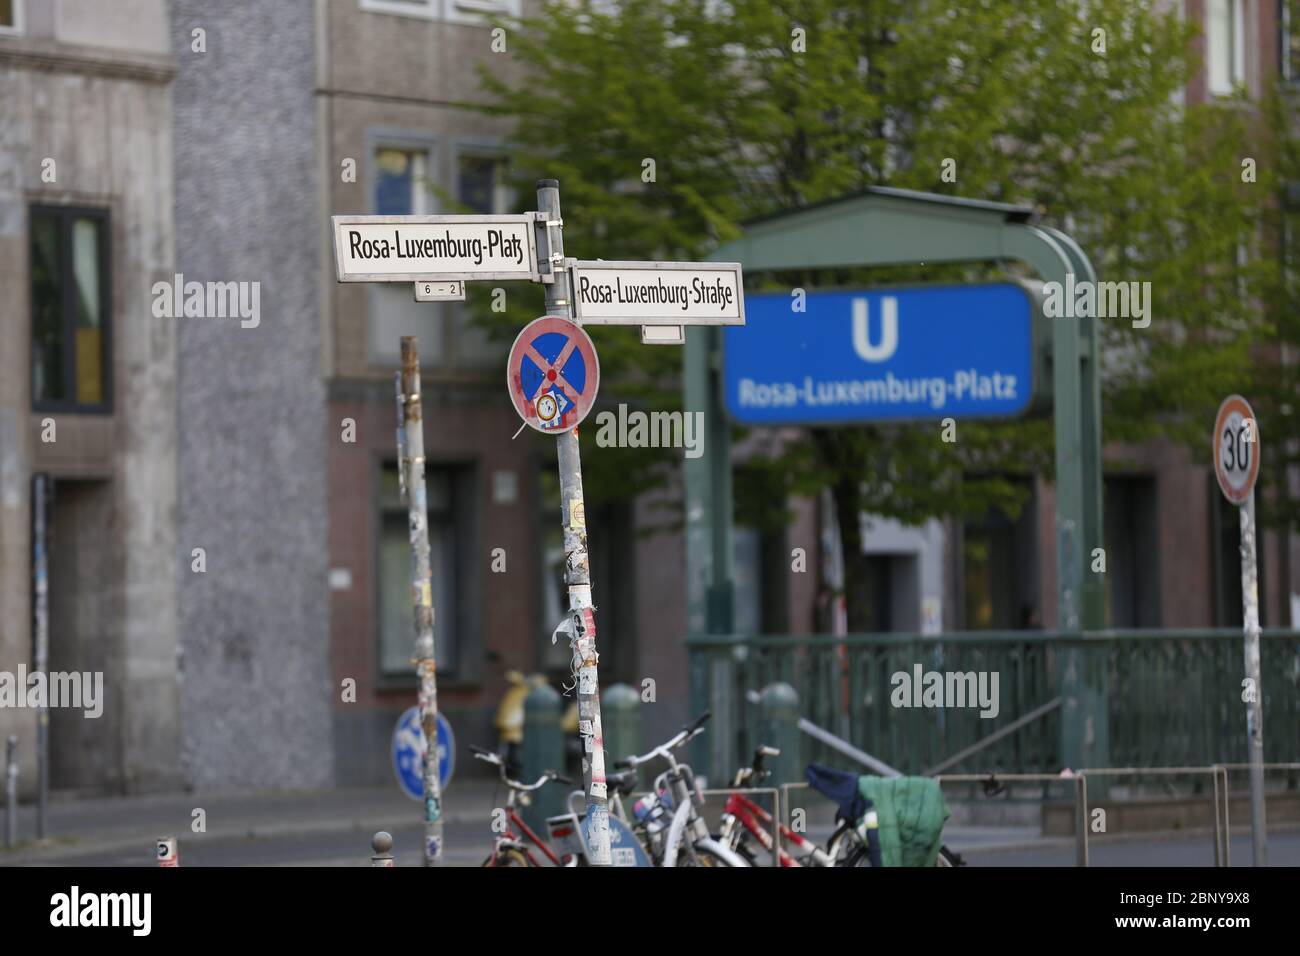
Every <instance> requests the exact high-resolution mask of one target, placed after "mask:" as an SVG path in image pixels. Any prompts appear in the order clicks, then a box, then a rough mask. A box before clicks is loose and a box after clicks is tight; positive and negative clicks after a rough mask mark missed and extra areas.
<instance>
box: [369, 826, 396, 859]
mask: <svg viewBox="0 0 1300 956" xmlns="http://www.w3.org/2000/svg"><path fill="white" fill-rule="evenodd" d="M370 848H371V849H372V850H374V851H375V853H376V854H384V853H387V852H389V851H390V850H392V848H393V838H392V836H391V835H390V834H389V833H388V832H387V831H386V830H380V831H379V832H378V833H376V834H375V835H374V836H373V837H371V838H370Z"/></svg>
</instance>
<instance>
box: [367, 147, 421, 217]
mask: <svg viewBox="0 0 1300 956" xmlns="http://www.w3.org/2000/svg"><path fill="white" fill-rule="evenodd" d="M430 199H431V194H430V191H429V151H428V150H427V149H394V148H392V147H388V146H381V147H379V148H378V149H376V150H375V214H376V215H379V216H423V215H426V214H428V213H429V212H430V211H431V205H432V204H431V202H430Z"/></svg>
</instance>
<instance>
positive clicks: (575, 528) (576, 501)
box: [537, 179, 612, 866]
mask: <svg viewBox="0 0 1300 956" xmlns="http://www.w3.org/2000/svg"><path fill="white" fill-rule="evenodd" d="M537 208H538V210H539V211H541V212H542V213H543V214H545V216H546V234H547V240H548V241H547V247H548V248H547V250H546V251H547V254H548V255H549V256H550V268H551V271H552V273H553V275H554V278H555V281H554V282H551V283H548V284H547V285H546V312H547V314H548V315H555V316H559V317H560V318H565V319H568V320H569V321H571V322H574V323H575V324H577V322H576V319H575V318H574V315H575V313H574V309H573V301H572V298H571V295H570V289H569V274H568V272H567V271H566V270H565V269H564V268H563V264H564V238H563V225H564V224H563V221H562V220H561V219H560V184H559V182H558V181H557V180H554V179H542V180H538V183H537ZM556 450H557V454H558V457H559V469H560V515H561V518H560V520H561V525H562V527H563V529H564V557H565V563H564V568H565V582H566V583H567V584H568V588H569V614H570V616H571V620H572V624H573V629H572V636H571V638H570V640H571V644H572V647H573V669H574V673H575V676H576V680H577V682H578V687H577V693H578V727H579V731H580V733H581V734H582V740H583V748H584V753H583V761H582V787H583V792H584V793H585V794H586V795H587V821H586V827H587V849H588V862H590V863H591V865H593V866H610V865H611V862H612V861H611V856H610V849H609V805H608V802H607V798H606V791H605V742H604V739H603V733H602V730H601V725H600V682H599V680H598V678H597V675H596V661H597V659H598V657H599V655H597V653H596V610H595V608H594V607H593V606H592V603H591V571H590V568H589V567H588V559H587V518H586V512H585V510H584V507H583V498H582V459H581V457H580V455H579V452H578V430H577V429H576V428H573V429H570V430H568V431H565V432H562V433H561V434H560V435H559V436H557V438H556Z"/></svg>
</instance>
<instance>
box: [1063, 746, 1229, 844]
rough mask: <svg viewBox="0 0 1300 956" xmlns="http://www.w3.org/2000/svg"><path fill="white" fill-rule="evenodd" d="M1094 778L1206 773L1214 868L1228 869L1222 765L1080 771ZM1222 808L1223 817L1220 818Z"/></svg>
mask: <svg viewBox="0 0 1300 956" xmlns="http://www.w3.org/2000/svg"><path fill="white" fill-rule="evenodd" d="M1079 772H1080V773H1082V774H1085V775H1087V774H1091V775H1093V776H1097V777H1190V776H1195V775H1198V774H1209V776H1210V779H1211V781H1212V783H1213V786H1214V796H1213V798H1212V799H1213V801H1214V865H1215V866H1228V865H1229V864H1228V829H1227V819H1228V775H1227V772H1226V771H1225V770H1223V769H1222V765H1217V764H1216V765H1214V766H1209V767H1092V768H1085V769H1083V770H1081V771H1079ZM1220 778H1222V781H1223V783H1222V789H1220V782H1219V781H1220ZM1220 808H1222V818H1220ZM1087 814H1088V811H1087V806H1086V805H1085V806H1084V809H1083V818H1082V819H1080V821H1079V822H1080V823H1081V824H1083V825H1084V826H1085V829H1086V824H1087V819H1086V817H1087Z"/></svg>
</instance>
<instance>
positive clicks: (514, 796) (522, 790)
mask: <svg viewBox="0 0 1300 956" xmlns="http://www.w3.org/2000/svg"><path fill="white" fill-rule="evenodd" d="M469 749H470V751H471V752H472V753H473V754H474V756H475V757H476V758H477V759H479V760H482V761H483V762H484V763H490V764H492V765H493V766H494V767H496V768H497V769H498V771H499V772H500V774H501V782H502V783H504V784H505V785H506V789H507V790H508V791H509V796H507V797H506V806H505V814H506V816H505V821H504V822H505V829H504V830H502V831H500V832H496V827H495V826H494V827H493V831H494V833H495V836H494V838H493V841H492V852H491V854H489V856H488V858H487V859H486V860H484V861H483V865H484V866H542V865H543V864H542V863H541V862H540V861H539V860H538V858H537V857H536V856H534V855H533V851H532V849H530V847H529V844H531V845H532V846H533V847H535V848H536V849H538V850H539V851H541V853H542V855H543V856H545V857H546V859H547V860H549V861H550V863H551V865H552V866H576V865H577V861H576V860H575V861H572V862H564V863H562V862H560V858H559V857H558V856H556V855H555V852H554V851H553V850H552V849H551V848H550V847H549V846H547V844H546V841H545V840H543V839H542V838H541V837H539V836H538V835H537V834H536V833H534V832H533V831H532V829H531V828H530V827H529V826H528V824H527V823H525V822H524V820H523V817H521V816H520V815H519V814H518V813H516V812H515V804H516V803H517V802H519V801H520V800H523V801H525V802H526V801H527V799H528V798H527V797H526V796H524V795H525V794H529V793H532V792H533V791H534V790H540V789H541V788H542V787H544V786H546V785H547V784H548V783H550V782H551V781H552V780H555V781H558V782H559V783H563V784H566V785H572V784H573V781H572V780H570V779H569V778H568V777H565V776H562V775H560V774H558V773H556V772H555V771H554V770H548V771H546V773H544V774H542V775H541V776H540V777H538V778H537V782H536V783H532V784H527V783H520V782H519V781H518V780H511V779H510V777H509V776H507V775H506V766H505V762H504V761H503V760H502V759H501V757H500V756H499V755H498V754H494V753H492V751H490V750H484V749H483V748H482V747H474V746H471V747H470V748H469ZM515 827H517V828H518V831H519V832H518V833H516V832H515V830H514V829H512V828H515Z"/></svg>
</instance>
